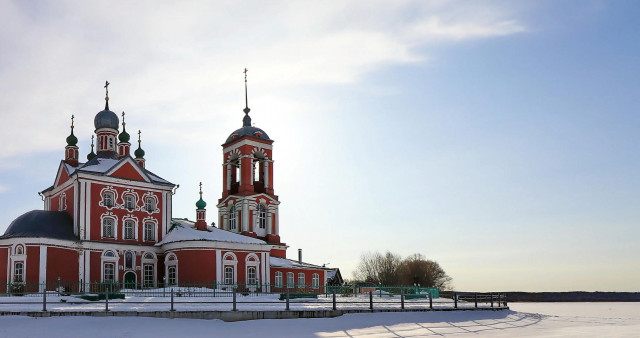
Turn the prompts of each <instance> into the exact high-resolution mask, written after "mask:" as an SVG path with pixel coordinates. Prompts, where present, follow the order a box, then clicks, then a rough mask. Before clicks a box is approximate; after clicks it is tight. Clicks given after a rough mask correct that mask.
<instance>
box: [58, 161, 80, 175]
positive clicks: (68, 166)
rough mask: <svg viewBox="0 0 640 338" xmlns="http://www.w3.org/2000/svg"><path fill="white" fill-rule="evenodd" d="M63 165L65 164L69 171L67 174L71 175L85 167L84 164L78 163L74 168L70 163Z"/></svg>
mask: <svg viewBox="0 0 640 338" xmlns="http://www.w3.org/2000/svg"><path fill="white" fill-rule="evenodd" d="M62 163H64V167H65V168H66V169H67V172H68V173H69V175H71V174H73V173H74V172H75V171H76V169H78V168H80V167H81V166H82V165H84V163H78V166H77V167H74V166H72V165H71V164H69V163H66V162H62Z"/></svg>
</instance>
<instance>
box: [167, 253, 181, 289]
mask: <svg viewBox="0 0 640 338" xmlns="http://www.w3.org/2000/svg"><path fill="white" fill-rule="evenodd" d="M164 265H165V267H166V270H165V271H166V274H165V276H166V279H167V284H168V285H178V257H176V255H175V254H173V253H170V254H168V255H167V256H166V257H165V259H164Z"/></svg>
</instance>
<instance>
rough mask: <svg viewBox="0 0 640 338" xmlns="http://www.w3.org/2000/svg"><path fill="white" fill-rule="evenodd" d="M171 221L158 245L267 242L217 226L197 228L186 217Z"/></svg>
mask: <svg viewBox="0 0 640 338" xmlns="http://www.w3.org/2000/svg"><path fill="white" fill-rule="evenodd" d="M171 223H172V224H173V226H172V228H171V230H170V231H169V233H168V234H166V235H165V236H164V239H163V240H162V242H160V243H158V244H156V246H161V245H163V244H167V243H173V242H183V241H218V242H231V243H247V244H267V242H265V241H263V240H260V239H257V238H253V237H249V236H244V235H240V234H236V233H233V232H230V231H227V230H221V229H218V228H215V227H207V229H208V230H209V231H202V230H197V229H195V225H194V222H192V221H189V220H186V219H175V218H174V219H172V220H171Z"/></svg>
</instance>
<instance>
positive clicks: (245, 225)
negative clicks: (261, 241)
mask: <svg viewBox="0 0 640 338" xmlns="http://www.w3.org/2000/svg"><path fill="white" fill-rule="evenodd" d="M242 231H249V201H247V200H243V201H242Z"/></svg>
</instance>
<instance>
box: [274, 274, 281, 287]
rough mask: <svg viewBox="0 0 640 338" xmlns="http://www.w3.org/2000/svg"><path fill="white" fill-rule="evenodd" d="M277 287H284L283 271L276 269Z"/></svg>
mask: <svg viewBox="0 0 640 338" xmlns="http://www.w3.org/2000/svg"><path fill="white" fill-rule="evenodd" d="M275 287H277V288H281V287H282V272H281V271H276V280H275Z"/></svg>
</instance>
